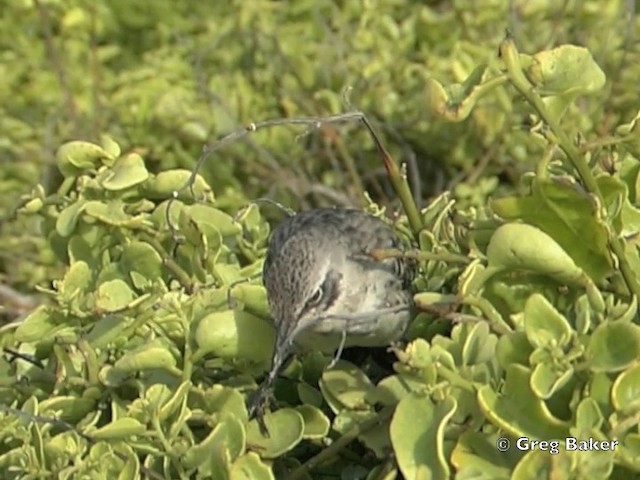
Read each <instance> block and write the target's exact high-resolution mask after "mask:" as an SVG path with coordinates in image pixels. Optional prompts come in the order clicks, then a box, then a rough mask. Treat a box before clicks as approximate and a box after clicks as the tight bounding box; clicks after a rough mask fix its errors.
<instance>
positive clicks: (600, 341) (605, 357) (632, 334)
mask: <svg viewBox="0 0 640 480" xmlns="http://www.w3.org/2000/svg"><path fill="white" fill-rule="evenodd" d="M586 355H587V358H588V359H589V360H590V364H591V369H592V370H593V371H595V372H618V371H620V370H624V369H625V368H627V367H628V366H629V365H631V364H632V363H633V362H634V361H636V359H638V358H640V327H638V326H637V325H634V324H631V323H626V322H621V321H615V322H606V323H602V324H600V325H598V327H597V328H596V329H595V330H594V331H593V333H592V334H591V337H590V338H589V343H588V344H587V350H586Z"/></svg>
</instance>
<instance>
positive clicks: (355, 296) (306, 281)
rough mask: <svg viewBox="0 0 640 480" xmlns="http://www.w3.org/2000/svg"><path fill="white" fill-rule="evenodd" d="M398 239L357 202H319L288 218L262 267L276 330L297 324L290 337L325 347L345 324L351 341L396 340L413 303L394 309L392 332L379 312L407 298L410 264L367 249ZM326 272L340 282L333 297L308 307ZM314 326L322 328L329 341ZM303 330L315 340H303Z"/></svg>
mask: <svg viewBox="0 0 640 480" xmlns="http://www.w3.org/2000/svg"><path fill="white" fill-rule="evenodd" d="M399 247H400V242H399V241H398V239H397V237H396V235H395V232H394V231H393V229H392V228H391V227H389V226H388V225H387V224H386V223H384V222H383V221H382V220H380V219H379V218H376V217H374V216H372V215H369V214H366V213H364V212H361V211H359V210H350V209H337V208H325V209H316V210H311V211H307V212H302V213H299V214H297V215H294V216H292V217H290V218H288V219H287V220H285V221H284V222H283V223H281V224H280V225H279V226H278V227H277V228H276V229H275V231H274V232H273V234H272V236H271V239H270V241H269V248H268V253H267V257H266V259H265V264H264V270H263V278H264V284H265V287H266V289H267V295H268V298H269V304H270V307H271V312H272V315H273V318H274V321H275V324H276V328H277V329H278V331H279V332H280V331H282V335H283V336H284V337H287V336H289V334H291V333H293V332H295V333H296V335H295V337H297V338H290V339H289V340H291V341H292V342H294V343H298V344H300V343H302V344H303V347H307V348H308V347H314V348H316V349H321V350H324V351H330V350H332V349H333V350H335V348H336V347H337V345H338V343H339V342H340V336H341V335H340V331H341V329H345V330H346V332H347V338H346V345H360V346H382V345H388V344H389V343H390V342H391V341H393V340H397V339H398V338H399V337H400V336H401V335H402V333H403V332H404V327H406V323H407V322H408V317H409V313H408V310H407V311H405V312H404V313H402V312H401V313H400V314H399V315H395V316H393V317H392V321H395V322H396V323H398V325H396V326H393V327H392V328H391V330H393V331H391V332H386V331H385V328H384V326H380V325H379V322H377V320H376V317H377V315H376V312H377V311H379V310H384V309H388V308H390V307H396V306H398V305H406V306H408V305H409V303H410V299H411V295H410V284H411V275H410V269H408V268H405V263H404V261H402V260H399V259H387V260H383V261H376V260H375V259H373V258H372V257H371V256H370V255H368V254H367V252H370V251H371V250H374V249H389V248H399ZM328 277H329V278H330V279H331V278H333V280H334V282H333V283H335V284H336V285H337V290H338V292H337V294H336V295H335V298H331V299H330V300H332V302H330V303H329V302H324V303H321V304H320V305H318V307H317V308H309V309H307V310H305V303H306V302H307V300H308V299H309V298H310V296H311V295H312V294H313V293H314V291H315V289H316V288H317V287H319V286H320V285H322V284H323V282H326V281H327V278H328ZM329 284H330V285H329V286H331V284H332V282H331V281H329ZM320 314H331V315H332V316H334V317H337V316H339V315H340V314H346V315H357V314H364V315H365V317H369V320H367V319H366V318H363V320H362V321H359V320H357V321H355V322H350V321H349V320H346V319H345V320H340V319H339V318H334V319H332V320H331V319H330V320H317V317H318V315H320ZM385 319H386V320H387V321H388V318H382V319H381V321H382V320H385ZM314 321H315V322H317V323H315V324H313V322H314ZM350 324H353V326H350ZM377 331H379V332H377ZM314 332H316V333H320V334H324V336H325V337H327V338H326V341H323V338H322V336H321V337H318V336H316V335H312V333H314ZM377 333H381V335H377ZM305 337H308V338H309V340H310V341H309V342H306V343H309V344H310V345H304V343H305V341H304V340H305ZM330 337H332V338H330ZM377 337H380V338H377ZM332 339H333V341H332ZM305 349H306V348H305Z"/></svg>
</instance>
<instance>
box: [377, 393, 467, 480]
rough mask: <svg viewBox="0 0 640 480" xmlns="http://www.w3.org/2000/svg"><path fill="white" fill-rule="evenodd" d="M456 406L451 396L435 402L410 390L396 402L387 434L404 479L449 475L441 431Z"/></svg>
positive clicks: (434, 477)
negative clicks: (409, 392)
mask: <svg viewBox="0 0 640 480" xmlns="http://www.w3.org/2000/svg"><path fill="white" fill-rule="evenodd" d="M456 406H457V405H456V401H455V399H454V398H453V397H446V398H445V399H444V400H443V401H442V402H441V403H438V404H435V403H433V402H432V401H431V399H430V398H428V397H426V396H424V395H420V394H417V393H411V394H409V395H407V396H406V397H405V398H404V399H402V400H401V401H400V403H399V404H398V407H397V408H396V411H395V413H394V415H393V419H392V420H391V426H390V429H389V433H390V435H391V444H392V445H393V450H394V452H395V454H396V459H397V461H398V466H399V467H400V471H401V472H402V474H403V475H404V477H405V478H421V479H425V480H427V479H434V480H437V479H441V478H449V475H450V469H449V462H448V460H447V458H446V457H445V452H444V430H445V427H446V425H447V422H448V420H449V419H450V418H451V416H452V415H453V414H454V413H455V411H456ZM418 419H419V421H418Z"/></svg>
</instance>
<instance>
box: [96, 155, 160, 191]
mask: <svg viewBox="0 0 640 480" xmlns="http://www.w3.org/2000/svg"><path fill="white" fill-rule="evenodd" d="M105 173H106V175H105V176H104V177H103V178H102V181H101V182H100V184H101V185H102V186H103V187H104V188H105V189H106V190H112V191H115V190H124V189H125V188H129V187H133V186H134V185H138V184H139V183H142V182H144V181H145V180H146V179H147V178H148V177H149V172H148V171H147V168H146V167H145V165H144V160H143V159H142V157H141V156H140V155H138V154H137V153H130V154H128V155H125V156H123V157H120V158H118V160H116V162H115V164H114V165H113V167H112V168H111V169H110V170H108V171H107V172H105Z"/></svg>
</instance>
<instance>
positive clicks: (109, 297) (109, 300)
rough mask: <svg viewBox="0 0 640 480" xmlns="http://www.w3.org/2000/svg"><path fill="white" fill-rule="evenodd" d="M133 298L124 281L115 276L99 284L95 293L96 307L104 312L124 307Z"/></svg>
mask: <svg viewBox="0 0 640 480" xmlns="http://www.w3.org/2000/svg"><path fill="white" fill-rule="evenodd" d="M134 298H135V294H134V293H133V290H131V288H130V287H129V285H127V283H126V282H124V281H122V280H120V279H118V278H116V279H115V280H110V281H107V282H104V283H102V284H100V286H99V287H98V292H97V295H96V307H97V308H99V309H101V310H104V311H105V312H117V311H119V310H123V309H125V308H126V307H127V306H128V305H129V304H130V303H131V302H132V301H133V299H134Z"/></svg>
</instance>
